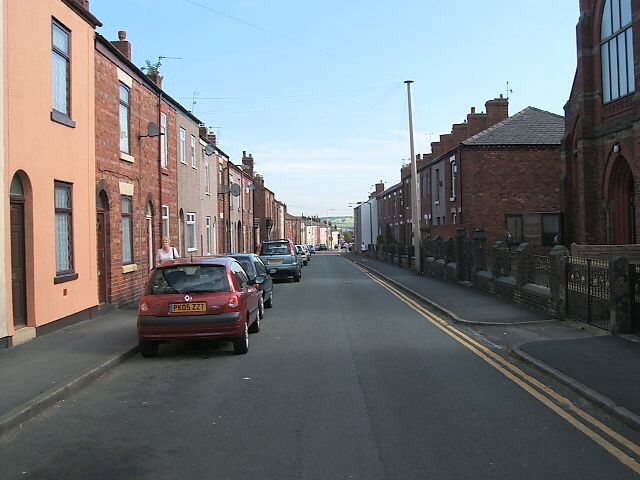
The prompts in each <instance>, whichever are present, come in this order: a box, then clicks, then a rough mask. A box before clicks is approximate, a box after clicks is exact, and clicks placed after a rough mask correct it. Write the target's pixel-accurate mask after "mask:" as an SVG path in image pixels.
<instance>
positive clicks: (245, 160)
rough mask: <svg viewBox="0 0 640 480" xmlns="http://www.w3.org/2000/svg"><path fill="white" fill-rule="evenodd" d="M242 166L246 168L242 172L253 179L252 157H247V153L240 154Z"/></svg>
mask: <svg viewBox="0 0 640 480" xmlns="http://www.w3.org/2000/svg"><path fill="white" fill-rule="evenodd" d="M242 165H244V166H245V167H246V168H245V169H244V172H245V173H246V174H247V175H249V176H250V177H253V166H254V163H253V156H252V155H251V154H249V155H247V152H242Z"/></svg>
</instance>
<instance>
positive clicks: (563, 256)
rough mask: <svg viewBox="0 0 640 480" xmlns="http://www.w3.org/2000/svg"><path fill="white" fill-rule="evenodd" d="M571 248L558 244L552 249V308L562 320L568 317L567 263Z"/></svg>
mask: <svg viewBox="0 0 640 480" xmlns="http://www.w3.org/2000/svg"><path fill="white" fill-rule="evenodd" d="M569 255H570V254H569V249H568V248H567V247H565V246H564V245H556V246H555V247H553V249H551V253H549V256H550V257H551V279H550V289H551V309H552V310H553V311H554V312H555V313H556V315H557V316H558V318H560V319H561V320H563V319H565V318H566V317H567V263H568V261H569Z"/></svg>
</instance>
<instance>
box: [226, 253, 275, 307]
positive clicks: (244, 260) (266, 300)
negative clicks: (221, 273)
mask: <svg viewBox="0 0 640 480" xmlns="http://www.w3.org/2000/svg"><path fill="white" fill-rule="evenodd" d="M229 256H230V257H231V258H235V259H236V260H237V261H238V263H239V264H240V265H241V266H242V268H244V270H245V272H247V275H248V276H249V279H252V278H255V279H264V280H263V282H262V283H256V284H255V285H256V288H257V289H258V290H260V292H261V293H262V305H261V307H262V308H260V318H263V317H264V308H271V307H273V280H272V279H271V275H269V272H268V271H267V267H266V266H265V264H264V263H263V261H262V260H260V257H259V256H258V255H256V254H255V253H232V254H231V255H229Z"/></svg>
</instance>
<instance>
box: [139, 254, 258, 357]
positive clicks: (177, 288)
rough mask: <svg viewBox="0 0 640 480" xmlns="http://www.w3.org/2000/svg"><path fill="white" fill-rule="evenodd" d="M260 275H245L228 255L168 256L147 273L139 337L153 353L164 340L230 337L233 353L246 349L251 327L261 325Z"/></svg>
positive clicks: (151, 354)
mask: <svg viewBox="0 0 640 480" xmlns="http://www.w3.org/2000/svg"><path fill="white" fill-rule="evenodd" d="M261 280H262V278H260V277H258V278H249V277H248V276H247V273H246V272H245V271H244V269H243V268H242V267H241V266H240V264H239V263H238V262H237V261H236V260H235V259H233V258H228V257H214V258H212V257H201V258H193V259H177V260H170V261H167V262H165V263H163V264H162V265H160V266H159V267H157V268H156V269H154V270H152V271H151V273H150V274H149V279H148V280H147V284H146V286H145V291H144V296H143V297H142V299H141V300H140V304H139V306H138V341H139V344H140V353H142V356H144V357H155V356H156V355H157V354H158V344H159V343H160V342H165V341H168V340H189V339H214V338H215V339H228V340H230V341H231V342H232V343H233V349H234V351H235V353H237V354H243V353H247V352H248V351H249V333H254V332H259V331H260V318H259V307H260V298H261V294H260V291H259V290H258V289H257V288H256V285H257V284H259V283H260V281H261Z"/></svg>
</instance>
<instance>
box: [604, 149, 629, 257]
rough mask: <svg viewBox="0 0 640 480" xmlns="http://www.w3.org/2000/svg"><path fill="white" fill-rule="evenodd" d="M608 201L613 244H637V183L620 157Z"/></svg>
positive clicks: (611, 179)
mask: <svg viewBox="0 0 640 480" xmlns="http://www.w3.org/2000/svg"><path fill="white" fill-rule="evenodd" d="M607 200H609V218H610V231H611V243H612V244H614V245H626V244H629V243H636V210H635V181H634V179H633V174H632V173H631V168H629V164H628V163H627V161H626V160H625V159H624V158H623V157H618V158H617V159H616V160H615V163H614V165H613V167H612V169H611V173H610V175H609V188H608V199H607Z"/></svg>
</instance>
